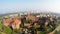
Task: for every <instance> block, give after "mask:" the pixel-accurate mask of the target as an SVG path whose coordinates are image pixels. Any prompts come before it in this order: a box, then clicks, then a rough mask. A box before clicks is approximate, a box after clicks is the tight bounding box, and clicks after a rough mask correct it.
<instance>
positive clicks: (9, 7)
mask: <svg viewBox="0 0 60 34" xmlns="http://www.w3.org/2000/svg"><path fill="white" fill-rule="evenodd" d="M59 3H60V0H0V13H1V14H4V13H10V12H16V11H31V10H37V11H38V12H39V11H43V12H46V11H48V12H49V11H50V12H55V13H60V4H59Z"/></svg>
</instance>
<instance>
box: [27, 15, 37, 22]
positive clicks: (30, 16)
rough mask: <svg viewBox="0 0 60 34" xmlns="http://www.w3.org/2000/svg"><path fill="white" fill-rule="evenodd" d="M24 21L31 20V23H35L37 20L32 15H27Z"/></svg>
mask: <svg viewBox="0 0 60 34" xmlns="http://www.w3.org/2000/svg"><path fill="white" fill-rule="evenodd" d="M26 19H31V20H32V21H37V20H38V18H37V17H36V16H33V15H28V16H27V17H26Z"/></svg>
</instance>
